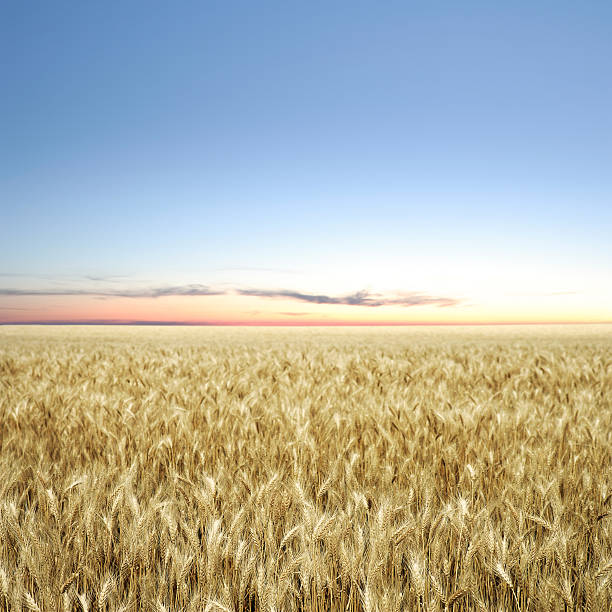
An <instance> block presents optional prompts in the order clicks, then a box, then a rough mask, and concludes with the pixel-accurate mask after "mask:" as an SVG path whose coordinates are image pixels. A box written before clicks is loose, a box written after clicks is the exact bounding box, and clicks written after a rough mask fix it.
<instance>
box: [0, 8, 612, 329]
mask: <svg viewBox="0 0 612 612" xmlns="http://www.w3.org/2000/svg"><path fill="white" fill-rule="evenodd" d="M0 51H1V54H2V58H3V61H2V63H1V64H0V76H1V78H2V95H1V96H0V211H1V222H0V322H26V321H175V322H176V321H178V322H202V323H254V324H257V323H284V324H286V323H290V324H295V323H298V324H311V323H322V324H329V323H374V324H380V323H427V322H435V323H484V322H525V321H538V322H542V321H544V322H545V321H549V322H560V321H567V322H572V321H576V322H577V321H586V322H590V321H612V282H611V281H612V247H611V246H610V242H611V241H612V240H611V237H612V170H611V169H612V113H611V109H612V67H611V64H610V58H612V4H611V3H609V2H588V3H585V2H563V1H561V0H558V1H555V2H552V1H551V2H531V1H530V2H513V3H492V2H471V1H469V0H466V1H464V2H436V1H427V2H406V1H402V2H394V1H391V2H358V1H356V0H351V1H350V2H349V1H347V2H340V1H338V2H329V1H326V2H318V1H311V2H287V1H284V2H232V1H230V0H228V1H224V2H163V3H162V2H153V1H150V0H149V1H147V2H136V1H122V2H97V3H93V2H60V1H56V2H12V1H11V2H4V3H2V6H1V8H0Z"/></svg>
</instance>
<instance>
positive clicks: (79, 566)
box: [0, 326, 612, 612]
mask: <svg viewBox="0 0 612 612" xmlns="http://www.w3.org/2000/svg"><path fill="white" fill-rule="evenodd" d="M611 507H612V328H611V327H610V326H597V327H595V326H584V327H541V328H540V327H524V328H523V327H521V328H515V327H513V328H475V329H465V328H464V329H450V328H437V329H429V328H423V329H413V328H410V329H388V328H382V329H374V330H372V329H357V330H355V329H350V330H344V329H342V330H338V329H327V330H325V329H292V330H279V329H267V330H265V329H210V328H182V329H178V328H96V327H89V328H88V327H58V328H53V327H31V328H24V327H3V328H0V609H4V610H66V611H68V610H83V611H85V610H89V611H91V612H93V611H98V612H103V611H107V610H108V611H118V610H125V611H128V610H158V611H159V612H162V611H165V610H206V611H211V612H212V611H223V610H226V611H228V610H229V611H234V610H240V611H246V610H250V611H259V610H265V611H273V610H275V611H278V612H280V611H291V610H338V611H340V610H351V611H357V610H359V611H361V610H364V611H374V610H379V611H381V612H386V611H393V610H454V611H459V610H483V611H484V610H520V611H522V612H526V611H528V610H593V611H603V610H610V609H612V516H611Z"/></svg>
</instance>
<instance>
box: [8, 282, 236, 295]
mask: <svg viewBox="0 0 612 612" xmlns="http://www.w3.org/2000/svg"><path fill="white" fill-rule="evenodd" d="M225 293H227V292H226V291H223V290H219V289H213V288H211V287H208V286H206V285H198V284H193V285H179V286H174V287H152V288H144V289H69V288H66V289H0V296H2V295H6V296H49V297H50V296H68V295H82V296H87V295H89V296H95V297H126V298H158V297H167V296H171V295H179V296H181V295H185V296H197V295H223V294H225Z"/></svg>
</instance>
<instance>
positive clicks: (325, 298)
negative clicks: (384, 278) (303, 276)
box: [236, 289, 459, 308]
mask: <svg viewBox="0 0 612 612" xmlns="http://www.w3.org/2000/svg"><path fill="white" fill-rule="evenodd" d="M236 293H238V294H239V295H246V296H252V297H263V298H285V299H290V300H297V301H300V302H309V303H311V304H339V305H345V306H368V307H370V308H376V307H379V306H425V305H437V306H455V305H456V304H458V303H459V300H457V299H455V298H447V297H436V296H431V295H422V294H419V293H407V294H403V295H400V296H398V297H391V298H389V297H385V296H382V295H380V294H378V293H369V292H368V291H357V292H355V293H351V294H349V295H345V296H341V297H334V296H330V295H323V294H311V293H300V292H298V291H289V290H286V289H283V290H262V289H238V290H237V291H236Z"/></svg>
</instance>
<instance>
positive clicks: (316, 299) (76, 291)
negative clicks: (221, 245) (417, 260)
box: [0, 277, 459, 316]
mask: <svg viewBox="0 0 612 612" xmlns="http://www.w3.org/2000/svg"><path fill="white" fill-rule="evenodd" d="M89 280H91V281H94V282H96V284H95V285H94V286H92V287H57V288H55V287H54V288H46V289H17V288H13V289H10V288H9V289H2V288H0V296H16V297H53V296H90V297H94V298H96V299H102V300H104V299H110V298H135V299H137V298H161V297H169V296H214V295H228V294H233V295H242V296H249V297H259V298H277V299H285V300H294V301H297V302H307V303H310V304H331V305H344V306H364V307H368V308H378V307H380V306H404V307H410V306H425V305H433V306H455V305H456V304H458V303H459V300H457V299H455V298H450V297H440V296H434V295H427V294H422V293H414V292H413V293H395V294H391V295H384V294H381V293H372V292H369V291H365V290H362V291H356V292H355V293H349V294H347V295H341V296H333V295H326V294H323V293H305V292H302V291H294V290H289V289H243V288H235V287H231V286H229V287H227V288H220V287H219V286H217V287H211V286H208V285H202V284H197V283H194V284H188V285H169V286H161V287H144V288H130V287H124V288H109V287H102V286H100V285H99V283H98V282H97V281H102V280H106V279H104V278H101V277H100V278H98V277H90V278H89ZM290 314H292V315H293V314H295V316H298V314H303V313H290Z"/></svg>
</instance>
